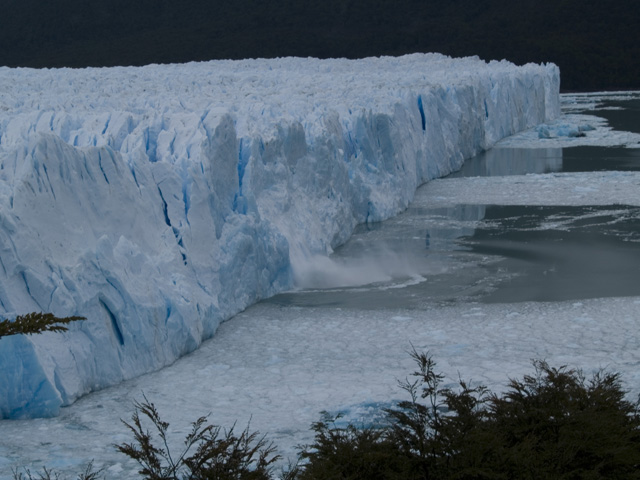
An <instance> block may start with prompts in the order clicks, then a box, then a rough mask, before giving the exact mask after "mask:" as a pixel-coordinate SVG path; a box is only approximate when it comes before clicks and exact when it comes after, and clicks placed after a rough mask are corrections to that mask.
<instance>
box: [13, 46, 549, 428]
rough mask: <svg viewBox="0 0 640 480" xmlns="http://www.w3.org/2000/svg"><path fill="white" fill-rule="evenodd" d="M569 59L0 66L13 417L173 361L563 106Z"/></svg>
mask: <svg viewBox="0 0 640 480" xmlns="http://www.w3.org/2000/svg"><path fill="white" fill-rule="evenodd" d="M558 90H559V71H558V69H557V67H555V66H554V65H543V66H540V65H531V64H530V65H526V66H523V67H516V66H514V65H512V64H510V63H507V62H491V63H485V62H483V61H481V60H479V59H477V58H464V59H451V58H448V57H444V56H441V55H436V54H427V55H422V54H420V55H410V56H405V57H400V58H375V59H374V58H371V59H364V60H354V61H352V60H322V61H321V60H315V59H294V58H286V59H276V60H246V61H217V62H208V63H197V64H196V63H194V64H186V65H166V66H157V65H152V66H147V67H142V68H109V69H85V70H69V69H62V70H29V69H8V68H0V313H1V314H2V315H3V316H5V317H9V318H11V317H14V316H15V315H17V314H23V313H28V312H32V311H45V312H52V313H54V314H55V315H58V316H67V315H83V316H86V317H87V318H88V320H87V321H86V322H81V323H77V324H74V325H72V326H71V329H70V331H69V332H67V333H64V334H59V333H46V334H43V335H38V336H33V337H23V336H12V337H5V338H2V339H0V365H1V366H2V368H1V369H0V417H2V418H18V417H25V416H50V415H55V414H56V413H57V412H58V410H59V408H60V407H61V406H63V405H68V404H70V403H72V402H73V401H74V400H75V399H77V398H78V397H80V396H81V395H83V394H86V393H88V392H90V391H92V390H95V389H99V388H103V387H106V386H108V385H113V384H115V383H117V382H120V381H122V380H125V379H127V378H131V377H133V376H136V375H140V374H143V373H145V372H149V371H152V370H154V369H158V368H161V367H163V366H165V365H168V364H170V363H172V362H173V361H175V360H176V359H177V358H178V357H180V356H181V355H184V354H186V353H188V352H190V351H192V350H193V349H195V348H197V347H198V345H199V344H200V343H201V342H202V341H203V340H204V339H206V338H208V337H211V336H212V335H213V334H214V333H215V331H216V328H217V326H218V325H219V323H220V322H221V321H224V320H225V319H228V318H229V317H231V316H232V315H234V314H235V313H237V312H238V311H240V310H242V309H243V308H245V307H247V306H248V305H250V304H252V303H254V302H256V301H257V300H259V299H261V298H264V297H267V296H270V295H273V294H275V293H277V292H280V291H282V290H285V289H288V288H291V287H292V286H293V285H294V282H295V277H296V275H297V274H298V273H300V272H303V271H304V269H305V268H307V265H308V264H309V259H310V258H312V257H313V256H315V255H326V254H327V253H329V252H330V251H331V249H332V248H333V247H335V246H336V245H338V244H340V243H342V242H344V241H345V240H346V239H347V238H348V237H349V235H350V234H351V232H352V229H353V228H354V226H355V225H356V224H358V223H361V222H366V221H378V220H382V219H385V218H388V217H389V216H391V215H394V214H396V213H398V212H400V211H401V210H402V209H404V208H405V207H406V206H407V205H408V203H409V201H410V200H411V199H412V197H413V195H414V192H415V189H416V187H417V186H418V185H420V184H421V183H424V182H425V181H427V180H429V179H432V178H436V177H440V176H442V175H445V174H447V173H449V172H451V171H452V170H455V169H457V168H459V167H460V165H461V164H462V162H463V159H464V158H467V157H470V156H472V155H474V154H475V153H477V152H479V151H481V150H483V149H487V148H489V147H491V146H492V145H493V144H494V143H495V142H496V141H498V140H499V139H501V138H503V137H505V136H507V135H510V134H512V133H515V132H517V131H520V130H523V129H525V128H528V127H531V126H533V125H536V124H539V123H542V122H544V121H547V120H550V119H552V118H554V117H556V116H558V115H559V95H558Z"/></svg>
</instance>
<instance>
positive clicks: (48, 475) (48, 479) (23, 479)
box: [13, 462, 102, 480]
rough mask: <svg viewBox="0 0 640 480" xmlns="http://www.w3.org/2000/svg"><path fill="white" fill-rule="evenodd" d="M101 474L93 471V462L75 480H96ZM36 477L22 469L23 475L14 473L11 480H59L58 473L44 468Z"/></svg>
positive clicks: (99, 471) (98, 471)
mask: <svg viewBox="0 0 640 480" xmlns="http://www.w3.org/2000/svg"><path fill="white" fill-rule="evenodd" d="M101 473H102V469H100V470H97V471H95V470H94V469H93V462H89V463H88V464H87V467H86V468H85V470H84V472H82V473H80V474H78V476H77V477H76V479H77V480H98V479H99V478H100V477H99V475H100V474H101ZM36 475H37V476H33V475H32V474H31V472H30V471H29V470H28V469H24V473H22V472H18V471H14V472H13V480H61V477H60V475H59V474H58V473H56V472H54V471H52V470H48V469H47V468H46V467H44V468H43V469H42V473H37V474H36Z"/></svg>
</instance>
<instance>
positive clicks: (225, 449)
mask: <svg viewBox="0 0 640 480" xmlns="http://www.w3.org/2000/svg"><path fill="white" fill-rule="evenodd" d="M144 400H145V401H144V402H143V403H139V402H136V404H135V412H134V413H133V415H132V417H131V423H127V422H124V421H123V423H124V424H125V425H126V426H127V428H129V430H131V432H132V433H133V437H134V441H133V442H132V443H125V444H122V445H116V448H117V449H118V450H119V451H120V452H122V453H124V454H125V455H127V456H128V457H130V458H133V459H134V460H136V461H137V462H138V463H139V464H140V465H141V466H142V469H141V470H140V471H139V473H140V474H141V475H143V476H144V478H145V479H148V480H178V479H185V480H186V479H188V480H205V479H206V480H214V479H215V480H231V479H234V480H268V479H269V478H271V477H270V472H271V468H272V464H273V463H274V462H276V461H277V460H278V459H279V457H278V456H277V455H273V452H274V451H275V448H274V447H273V446H272V444H267V442H266V440H265V437H258V433H257V432H249V427H248V426H247V428H245V429H244V430H243V431H242V432H241V433H240V435H236V434H235V432H234V427H235V426H234V427H231V429H229V430H225V431H223V430H222V429H221V427H219V426H216V425H210V424H207V417H200V418H199V419H197V420H196V421H195V422H193V423H192V424H191V432H190V433H189V434H188V435H187V436H186V438H185V440H184V448H183V449H182V451H181V452H179V453H178V454H177V455H173V454H172V453H171V451H170V448H169V439H168V436H167V432H168V429H169V424H168V423H167V422H165V421H163V420H162V419H161V418H160V414H159V413H158V410H157V409H156V407H155V406H154V404H153V403H151V402H149V401H148V400H147V398H146V397H145V398H144ZM140 414H142V416H143V417H146V418H147V420H149V421H151V423H152V424H153V426H154V427H155V429H156V434H157V438H159V439H160V446H157V445H156V444H154V438H153V436H152V435H151V433H149V431H148V430H146V429H145V428H144V427H143V425H142V419H141V416H140ZM192 449H194V451H193V453H192V454H191V455H190V456H187V455H188V454H189V452H190V451H191V450H192Z"/></svg>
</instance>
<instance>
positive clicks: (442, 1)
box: [0, 0, 640, 91]
mask: <svg viewBox="0 0 640 480" xmlns="http://www.w3.org/2000/svg"><path fill="white" fill-rule="evenodd" d="M0 6H1V7H2V14H1V16H0V65H7V66H13V67H15V66H29V67H62V66H67V67H85V66H115V65H145V64H149V63H182V62H187V61H201V60H212V59H224V58H230V59H238V58H250V57H267V58H271V57H280V56H302V57H307V56H313V57H320V58H328V57H347V58H361V57H366V56H378V55H400V54H404V53H413V52H440V53H444V54H448V55H452V56H466V55H478V56H480V57H481V58H483V59H487V60H489V59H502V58H506V59H507V60H510V61H512V62H514V63H517V64H523V63H527V62H554V63H556V64H557V65H559V66H560V69H561V72H562V89H563V90H564V91H575V90H584V91H588V90H600V89H609V90H611V89H638V88H640V36H639V33H638V32H639V30H640V4H639V3H638V0H607V1H602V0H517V1H514V0H320V1H313V2H312V1H309V0H269V1H266V0H232V1H229V0H99V1H97V0H95V1H94V0H92V1H87V0H55V1H43V0H2V1H1V2H0Z"/></svg>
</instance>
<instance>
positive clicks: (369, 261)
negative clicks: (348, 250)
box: [293, 245, 432, 290]
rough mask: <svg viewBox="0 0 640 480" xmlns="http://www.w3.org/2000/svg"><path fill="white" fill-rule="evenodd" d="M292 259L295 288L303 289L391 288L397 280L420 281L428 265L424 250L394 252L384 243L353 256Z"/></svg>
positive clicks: (298, 257)
mask: <svg viewBox="0 0 640 480" xmlns="http://www.w3.org/2000/svg"><path fill="white" fill-rule="evenodd" d="M294 258H295V260H294V262H293V272H294V282H295V288H296V289H304V290H317V289H322V290H330V289H337V288H353V287H362V286H371V285H376V284H380V285H382V284H384V285H385V286H384V287H382V288H393V286H394V285H396V284H397V283H398V281H400V282H401V283H402V284H405V283H407V281H409V283H416V282H420V281H424V277H423V275H425V274H426V273H427V272H428V271H429V270H430V269H431V268H432V267H430V266H429V265H428V262H427V257H426V253H425V252H416V251H407V250H402V251H395V250H393V249H391V248H390V247H388V246H384V245H383V246H377V247H376V248H373V249H366V250H363V251H361V252H359V254H358V255H356V256H344V257H343V256H339V255H334V256H331V257H327V256H323V255H306V256H304V257H302V256H301V255H297V256H296V257H294Z"/></svg>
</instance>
